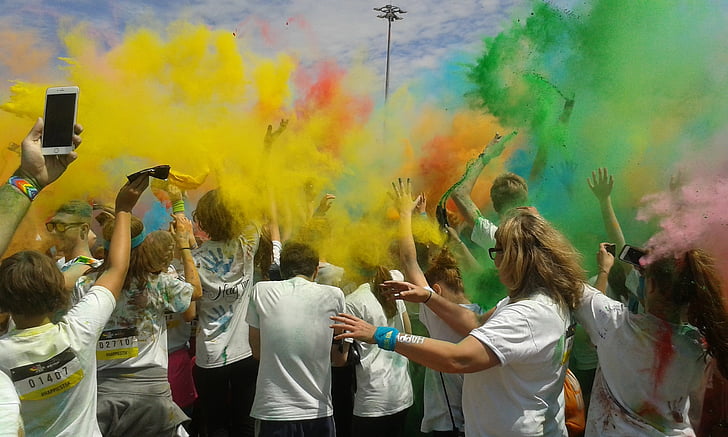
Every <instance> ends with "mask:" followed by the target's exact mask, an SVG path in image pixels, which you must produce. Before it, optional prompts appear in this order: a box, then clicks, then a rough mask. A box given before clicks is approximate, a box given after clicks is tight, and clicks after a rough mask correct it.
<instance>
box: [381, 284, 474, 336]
mask: <svg viewBox="0 0 728 437" xmlns="http://www.w3.org/2000/svg"><path fill="white" fill-rule="evenodd" d="M385 284H386V286H387V287H388V288H389V290H390V291H391V292H392V293H393V296H394V297H395V298H396V299H402V300H405V301H407V302H416V303H423V304H425V305H427V308H429V309H431V310H432V312H434V313H435V314H437V315H438V317H440V318H441V319H442V320H443V321H444V322H445V323H447V324H448V325H449V326H450V327H451V328H452V329H453V330H454V331H455V332H457V333H459V334H461V335H463V336H465V335H468V334H469V333H470V331H472V330H473V329H475V328H477V327H478V326H480V325H481V323H480V320H478V316H477V315H476V314H475V313H474V312H472V311H470V310H469V309H467V308H465V307H463V306H460V305H458V304H456V303H454V302H450V301H449V300H447V299H445V298H444V297H442V296H440V295H439V294H437V293H435V292H434V291H432V289H431V288H424V287H421V286H418V285H415V284H412V283H409V282H399V281H387V282H385Z"/></svg>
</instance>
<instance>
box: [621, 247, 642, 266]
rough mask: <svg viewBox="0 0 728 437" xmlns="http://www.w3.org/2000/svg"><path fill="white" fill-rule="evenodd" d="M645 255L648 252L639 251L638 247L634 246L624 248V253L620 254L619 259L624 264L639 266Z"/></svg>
mask: <svg viewBox="0 0 728 437" xmlns="http://www.w3.org/2000/svg"><path fill="white" fill-rule="evenodd" d="M645 255H646V252H645V251H643V250H641V249H637V248H636V247H632V246H624V248H622V253H620V254H619V259H621V260H622V261H624V262H628V263H630V264H634V265H636V266H639V265H640V258H642V257H643V256H645Z"/></svg>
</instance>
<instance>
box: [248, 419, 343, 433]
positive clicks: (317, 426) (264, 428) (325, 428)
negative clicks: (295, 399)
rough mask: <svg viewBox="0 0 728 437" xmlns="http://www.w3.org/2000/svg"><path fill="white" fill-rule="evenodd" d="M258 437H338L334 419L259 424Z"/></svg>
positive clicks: (261, 422)
mask: <svg viewBox="0 0 728 437" xmlns="http://www.w3.org/2000/svg"><path fill="white" fill-rule="evenodd" d="M258 430H259V432H258V437H336V428H335V427H334V418H333V417H331V416H329V417H321V418H319V419H309V420H292V421H280V422H279V421H273V420H261V421H259V422H258Z"/></svg>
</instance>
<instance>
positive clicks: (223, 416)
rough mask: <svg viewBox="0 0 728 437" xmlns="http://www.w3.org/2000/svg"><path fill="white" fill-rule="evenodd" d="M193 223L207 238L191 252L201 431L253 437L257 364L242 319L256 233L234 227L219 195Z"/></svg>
mask: <svg viewBox="0 0 728 437" xmlns="http://www.w3.org/2000/svg"><path fill="white" fill-rule="evenodd" d="M192 217H193V218H194V220H195V222H196V223H197V225H198V226H199V227H200V229H202V230H203V231H205V232H206V233H207V235H208V236H209V237H210V239H209V240H208V241H205V242H204V243H202V244H201V245H200V247H199V248H198V249H196V250H194V251H193V256H194V258H195V263H196V265H197V268H198V270H199V273H200V279H201V280H202V289H203V294H202V299H200V301H199V302H197V317H198V324H197V333H196V334H197V335H196V338H197V340H196V341H197V348H196V354H197V355H196V361H195V385H196V386H197V393H198V394H199V404H200V408H201V410H202V414H203V417H204V419H203V420H204V423H203V424H202V426H204V427H205V428H206V429H207V432H208V433H209V434H210V435H216V433H220V434H221V435H227V434H226V433H229V434H230V435H236V436H253V433H254V431H255V421H254V419H253V418H251V417H250V409H251V407H252V405H253V399H254V397H255V381H256V378H257V375H258V361H257V360H256V359H255V358H253V352H252V350H251V348H250V344H249V343H248V324H247V323H246V322H245V313H246V311H247V309H248V303H249V302H250V292H251V290H252V289H253V280H254V279H253V275H254V271H255V265H254V264H255V253H256V251H257V250H258V243H259V240H260V232H259V230H258V228H257V227H256V226H255V225H253V224H249V223H248V224H242V225H239V224H238V223H239V219H238V218H237V217H235V216H234V215H233V214H232V213H231V212H230V210H229V207H228V205H226V204H225V202H224V201H223V198H222V195H221V193H220V191H219V190H212V191H209V192H207V193H205V195H203V196H202V197H201V198H200V200H199V201H198V202H197V209H196V210H195V211H194V212H193V214H192Z"/></svg>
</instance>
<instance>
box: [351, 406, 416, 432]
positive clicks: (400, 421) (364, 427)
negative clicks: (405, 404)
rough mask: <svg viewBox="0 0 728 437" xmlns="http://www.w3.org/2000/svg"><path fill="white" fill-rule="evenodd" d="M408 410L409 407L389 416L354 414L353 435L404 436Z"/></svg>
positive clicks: (352, 422)
mask: <svg viewBox="0 0 728 437" xmlns="http://www.w3.org/2000/svg"><path fill="white" fill-rule="evenodd" d="M407 411H409V408H405V409H404V410H402V411H400V412H399V413H394V414H391V415H389V416H380V417H359V416H354V417H353V419H352V421H351V425H352V428H351V435H352V437H372V436H377V437H404V429H405V425H406V424H407Z"/></svg>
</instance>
